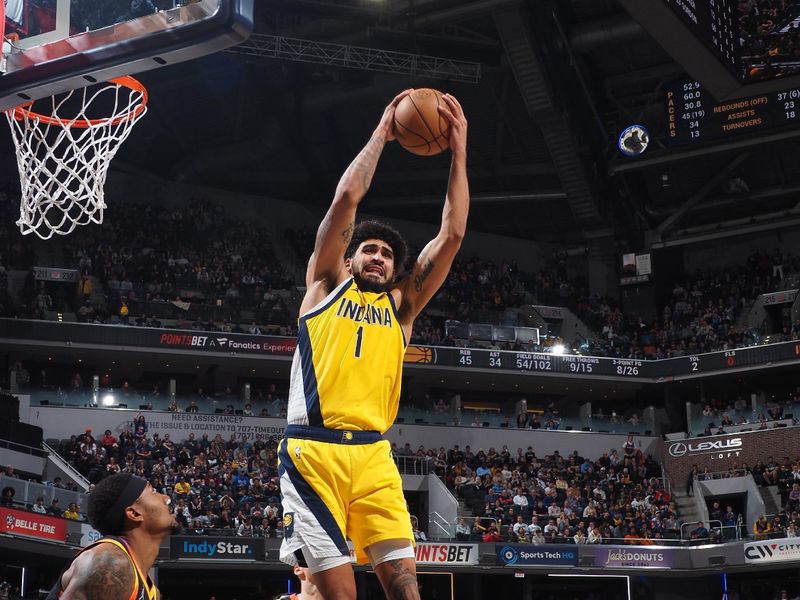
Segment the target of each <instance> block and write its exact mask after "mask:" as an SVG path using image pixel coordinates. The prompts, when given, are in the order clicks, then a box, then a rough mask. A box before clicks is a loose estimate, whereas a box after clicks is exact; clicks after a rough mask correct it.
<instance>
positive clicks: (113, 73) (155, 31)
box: [0, 0, 254, 110]
mask: <svg viewBox="0 0 800 600" xmlns="http://www.w3.org/2000/svg"><path fill="white" fill-rule="evenodd" d="M44 1H45V2H53V3H56V7H57V8H58V7H60V9H61V10H60V11H58V10H57V11H56V21H54V25H55V26H54V28H53V29H52V30H51V31H46V32H38V33H36V35H33V36H28V37H27V38H23V39H21V40H20V43H19V44H16V45H17V46H18V47H17V48H15V51H13V52H12V53H10V54H9V55H8V56H7V60H6V71H5V73H3V74H2V75H0V110H6V109H8V108H11V107H13V106H17V105H19V104H21V103H23V102H26V101H28V100H31V99H38V98H44V97H46V96H52V95H54V94H57V93H61V92H64V91H67V90H70V89H75V88H80V87H84V86H86V85H88V84H91V83H94V82H95V81H105V80H109V79H112V78H114V77H119V76H121V75H131V74H135V73H139V72H142V71H148V70H151V69H157V68H160V67H163V66H166V65H170V64H175V63H178V62H182V61H185V60H190V59H193V58H198V57H201V56H205V55H206V54H211V53H213V52H217V51H220V50H223V49H225V48H228V47H230V46H232V45H235V44H238V43H241V42H242V41H244V40H245V39H247V38H248V37H249V35H250V33H251V32H252V28H253V3H254V0H198V1H196V2H192V3H189V4H186V5H185V6H177V7H175V8H171V9H167V10H160V11H158V12H155V13H149V14H146V15H143V16H140V17H136V18H134V19H129V20H124V21H121V22H119V23H114V24H113V25H110V26H107V27H102V28H99V29H95V30H90V31H86V32H79V33H72V34H71V35H66V37H65V33H67V34H68V33H69V31H70V29H71V28H70V27H69V25H68V24H65V23H64V22H63V15H64V14H66V13H65V10H66V8H67V7H69V3H70V0H44ZM72 1H76V0H72ZM107 1H113V0H107ZM143 1H148V2H152V1H153V0H143ZM37 6H38V5H37ZM58 19H62V20H61V21H59V20H58ZM6 24H7V25H9V21H8V19H7V20H6ZM32 33H33V32H32ZM42 39H46V40H48V41H45V42H44V43H38V42H41V41H42ZM26 46H27V47H26Z"/></svg>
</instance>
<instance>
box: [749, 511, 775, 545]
mask: <svg viewBox="0 0 800 600" xmlns="http://www.w3.org/2000/svg"><path fill="white" fill-rule="evenodd" d="M771 532H772V523H770V522H769V521H767V517H765V516H764V515H761V516H760V517H758V520H756V522H755V523H753V537H754V538H755V539H757V540H765V539H767V538H768V537H769V534H770V533H771Z"/></svg>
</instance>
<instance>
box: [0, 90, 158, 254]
mask: <svg viewBox="0 0 800 600" xmlns="http://www.w3.org/2000/svg"><path fill="white" fill-rule="evenodd" d="M147 100H148V97H147V90H146V89H145V87H144V86H143V85H142V84H141V83H140V82H139V81H137V80H136V79H134V78H133V77H118V78H116V79H112V80H110V81H108V82H106V83H101V84H98V85H96V86H93V87H92V88H83V89H81V90H71V91H69V92H66V93H64V94H58V95H56V96H52V97H51V98H47V99H44V100H40V101H32V102H27V103H25V104H22V105H21V106H17V107H16V108H12V109H10V110H8V111H6V118H7V119H8V122H9V124H10V125H11V133H12V136H13V138H14V145H15V146H16V149H17V165H18V167H19V175H20V181H21V183H22V200H21V203H20V213H19V220H18V221H17V225H19V228H20V232H21V233H22V234H23V235H27V234H29V233H35V234H36V235H38V236H39V237H40V238H42V239H45V240H46V239H49V238H50V237H52V236H53V234H58V235H66V234H68V233H70V232H72V231H73V230H74V229H75V227H77V226H78V225H88V224H90V223H96V224H98V225H99V224H101V223H102V222H103V210H104V209H105V208H106V204H105V201H104V192H103V187H104V185H105V181H106V175H107V174H108V166H109V164H110V163H111V160H112V159H113V158H114V155H115V154H116V153H117V150H118V149H119V147H120V145H121V144H122V142H124V141H125V140H126V139H127V137H128V135H130V132H131V129H132V128H133V126H134V124H135V123H136V122H137V121H138V120H139V119H141V118H142V117H143V116H144V114H145V113H146V112H147ZM37 103H41V104H43V105H45V107H46V108H47V109H46V110H43V109H40V108H38V107H35V106H34V105H35V104H37ZM48 105H49V106H48ZM34 108H36V109H35V110H34ZM64 112H70V113H72V114H74V116H69V117H67V116H64V115H63V114H62V113H64ZM109 112H110V113H111V116H108V117H99V118H98V117H97V116H96V113H99V114H108V113H109ZM48 113H49V114H48Z"/></svg>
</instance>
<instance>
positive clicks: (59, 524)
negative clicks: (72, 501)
mask: <svg viewBox="0 0 800 600" xmlns="http://www.w3.org/2000/svg"><path fill="white" fill-rule="evenodd" d="M0 532H3V533H10V534H11V535H23V536H26V537H34V538H39V539H44V540H56V541H59V542H66V541H67V522H66V520H64V519H56V518H55V517H48V516H46V515H40V514H39V513H35V512H27V511H22V510H14V509H13V508H0Z"/></svg>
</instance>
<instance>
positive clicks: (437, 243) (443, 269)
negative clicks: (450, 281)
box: [397, 235, 461, 324]
mask: <svg viewBox="0 0 800 600" xmlns="http://www.w3.org/2000/svg"><path fill="white" fill-rule="evenodd" d="M460 247H461V237H460V236H457V235H454V236H447V235H439V236H437V237H436V238H434V239H433V240H431V241H430V242H429V243H428V245H427V246H425V248H424V249H423V250H422V252H420V255H419V257H418V258H417V261H416V262H415V263H414V266H413V267H412V269H411V273H410V274H409V275H408V277H406V278H405V279H403V280H402V281H401V282H400V283H399V284H398V286H397V287H398V288H399V290H400V292H401V294H402V297H401V299H400V306H399V307H398V310H399V313H400V319H401V321H402V322H403V323H404V324H406V323H409V322H411V321H413V320H414V319H415V318H416V317H417V315H418V314H419V313H420V312H422V309H423V308H425V305H426V304H427V303H428V302H429V301H430V299H431V298H433V296H434V294H435V293H436V292H437V291H438V290H439V288H440V287H441V286H442V284H443V283H444V280H445V279H447V274H448V273H449V272H450V267H451V266H452V264H453V259H454V258H455V256H456V254H457V253H458V250H459V248H460Z"/></svg>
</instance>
